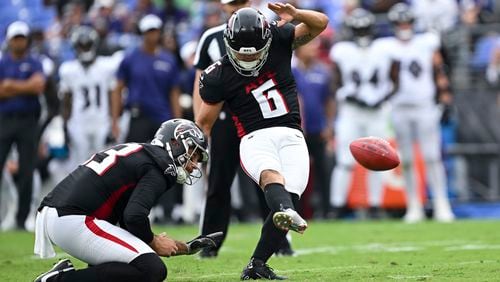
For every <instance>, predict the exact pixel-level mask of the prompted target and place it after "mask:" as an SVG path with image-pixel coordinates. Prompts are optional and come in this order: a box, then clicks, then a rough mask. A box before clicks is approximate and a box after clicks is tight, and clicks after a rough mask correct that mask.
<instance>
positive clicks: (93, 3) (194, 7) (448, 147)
mask: <svg viewBox="0 0 500 282" xmlns="http://www.w3.org/2000/svg"><path fill="white" fill-rule="evenodd" d="M287 2H290V3H292V4H294V5H295V6H296V7H300V8H307V9H315V10H321V11H323V12H324V13H326V14H327V15H328V17H329V19H330V23H329V26H328V28H327V30H326V31H325V32H323V33H322V34H321V35H320V37H319V40H318V41H315V42H314V43H311V44H310V45H311V46H312V47H311V46H309V48H308V49H306V50H300V52H297V54H296V57H295V58H294V64H295V65H296V66H300V64H301V63H304V62H306V63H307V64H308V63H309V62H310V61H311V60H313V61H314V64H321V65H324V66H325V69H326V70H327V71H328V72H329V73H328V75H329V76H333V75H334V73H333V71H332V67H331V66H332V61H331V56H330V55H329V54H330V50H331V48H332V46H335V44H336V43H337V42H339V41H341V40H345V39H349V36H350V34H349V32H347V29H346V27H345V19H346V18H347V17H348V16H349V15H350V13H351V12H352V11H353V10H355V9H356V8H358V7H362V8H364V9H366V10H368V11H371V12H372V13H373V14H374V15H375V34H376V37H388V36H393V27H392V26H391V23H390V21H389V19H388V17H387V13H388V11H389V10H390V8H391V7H393V6H394V5H395V4H397V3H400V2H404V3H407V4H408V5H409V6H410V7H411V8H412V11H413V13H414V15H415V27H416V29H417V30H418V31H421V32H423V31H432V32H435V33H437V34H438V35H439V37H440V41H441V49H440V52H441V54H442V55H443V60H444V65H445V72H446V74H447V76H448V77H449V80H450V86H451V87H450V91H451V92H452V94H453V97H454V98H453V102H452V103H451V104H450V105H448V107H447V109H446V111H443V112H444V113H445V114H444V115H443V116H442V119H441V134H442V137H443V144H442V145H443V147H442V148H443V150H442V154H443V158H444V161H445V162H444V163H445V167H446V172H447V184H448V185H447V186H448V196H449V197H450V198H451V202H452V206H453V209H454V212H455V215H457V216H460V217H469V216H471V217H473V216H476V215H477V214H476V211H478V210H479V211H480V213H482V214H480V215H492V216H495V215H500V213H499V212H498V209H495V206H494V203H495V202H496V201H499V200H500V162H499V161H500V126H499V123H498V120H500V116H499V114H500V111H499V110H500V90H499V78H500V77H499V72H500V32H499V31H500V1H498V0H418V1H417V0H413V1H411V0H408V1H397V0H384V1H377V0H294V1H287ZM251 5H252V6H253V7H255V8H257V9H259V10H260V11H262V13H263V14H264V15H265V16H266V17H267V18H268V19H270V20H273V19H276V15H275V14H273V13H272V12H271V11H270V10H269V9H268V8H267V1H262V0H252V1H251ZM151 14H153V15H156V16H157V17H158V18H159V19H160V20H161V22H160V24H161V27H160V28H159V29H160V31H161V32H160V38H159V40H158V41H159V46H160V48H161V49H162V52H165V53H166V54H168V58H172V62H174V64H175V70H176V71H175V74H172V75H175V76H176V81H177V85H176V87H175V89H173V90H172V91H171V95H173V96H172V97H175V99H171V100H170V103H171V108H172V111H171V113H170V115H171V117H174V116H177V117H180V116H182V117H185V118H188V119H192V118H193V115H192V109H191V107H192V103H191V95H192V92H193V81H194V73H195V69H194V67H193V65H192V64H193V60H194V56H195V51H196V47H197V42H198V41H199V39H200V36H201V34H202V33H203V32H204V31H206V30H207V29H209V28H212V27H215V26H218V25H220V24H222V23H224V22H225V20H226V16H225V15H224V13H223V11H222V9H221V3H220V1H219V0H212V1H208V0H203V1H202V0H3V1H2V4H1V9H0V42H2V45H1V50H2V53H3V56H5V55H6V54H7V53H8V52H9V51H8V46H9V40H10V39H12V38H10V37H9V34H8V32H7V29H8V27H9V25H10V24H11V23H12V22H14V21H22V22H24V23H26V24H27V25H28V26H29V33H28V34H26V36H27V37H28V39H29V52H30V53H31V54H32V55H33V57H34V58H36V59H37V60H39V61H40V63H41V66H42V70H43V73H44V75H45V78H46V82H45V85H44V89H43V95H42V96H40V101H41V105H42V106H41V113H40V119H39V121H38V123H39V124H40V126H41V132H40V134H37V135H36V136H34V137H33V138H36V139H37V140H36V141H37V142H38V141H39V145H38V150H37V151H38V158H35V157H33V159H37V161H36V164H35V167H36V169H35V177H34V180H33V184H32V185H33V192H32V196H31V197H26V196H25V195H24V196H22V194H23V192H22V191H21V187H20V184H19V183H20V182H22V180H20V178H22V176H19V165H18V159H20V158H19V157H18V156H20V155H21V154H18V153H16V152H15V151H16V147H13V150H12V152H11V154H10V155H9V157H8V158H7V161H6V164H5V166H4V171H3V178H2V183H1V199H2V201H1V204H0V219H1V222H2V224H1V228H2V230H8V229H13V228H16V227H17V228H22V229H28V230H32V228H33V224H34V222H33V220H34V219H33V218H32V216H34V212H30V213H29V216H28V219H27V220H26V222H25V223H24V224H22V223H20V222H19V220H20V219H19V218H17V222H16V210H17V209H19V206H22V205H23V204H18V201H17V199H19V197H21V198H22V201H24V202H26V201H30V202H31V210H32V211H33V210H34V209H36V207H37V206H38V203H39V200H40V199H41V196H42V195H44V194H45V193H46V192H47V191H49V190H50V189H52V187H53V186H54V184H55V183H56V182H57V181H58V180H60V179H61V178H62V177H64V176H65V174H67V173H68V172H70V171H71V170H72V169H73V168H74V166H75V165H76V163H75V159H74V158H75V157H74V154H75V153H73V152H74V151H75V150H74V149H73V148H72V147H73V146H76V144H75V142H71V138H70V137H68V132H69V131H71V128H68V127H67V126H66V125H68V123H67V118H65V117H64V108H65V105H64V95H62V93H64V89H66V88H67V87H68V86H67V85H66V84H68V82H66V83H63V82H62V81H63V79H64V78H63V77H61V74H63V73H64V72H62V71H61V69H60V67H61V65H63V64H64V63H65V62H68V61H71V60H73V59H76V58H77V57H78V54H77V52H75V44H74V41H72V35H73V34H74V33H75V31H76V30H77V29H78V28H79V27H81V26H89V27H92V28H93V29H95V31H96V34H97V35H96V36H97V37H98V40H97V42H98V45H97V48H96V54H97V55H98V56H104V57H106V58H109V61H106V62H105V63H102V66H103V68H108V69H111V73H112V74H113V75H110V77H109V82H110V85H109V89H108V90H109V92H111V91H113V90H115V91H116V88H117V87H120V86H121V89H120V90H124V88H125V87H126V86H127V87H128V88H129V91H132V88H133V86H132V85H131V84H127V85H120V83H117V82H116V81H115V82H113V81H111V80H118V81H120V80H121V81H123V82H126V83H132V82H131V81H133V78H131V79H128V78H129V75H131V74H132V73H133V69H134V68H136V67H137V66H138V65H137V64H136V63H134V62H133V61H131V62H130V67H128V69H127V68H126V67H125V66H123V65H125V64H122V60H123V57H124V56H127V54H130V53H132V52H133V51H134V50H135V49H136V48H138V47H140V46H141V45H143V44H146V43H145V42H146V41H147V39H146V37H145V36H142V33H143V32H144V31H145V30H147V26H155V25H156V24H157V23H156V22H155V21H154V20H152V21H149V22H147V23H143V24H145V25H147V26H142V27H141V24H140V23H141V19H143V18H144V17H145V16H146V15H151ZM21 29H22V28H21ZM143 29H144V30H143ZM87 33H88V32H87ZM19 34H21V35H23V34H22V32H20V31H18V34H16V36H17V35H19ZM153 40H155V39H154V38H153ZM168 60H170V59H168ZM0 67H1V66H0ZM119 69H120V70H119ZM0 75H2V77H1V78H0V79H3V78H4V77H3V75H4V74H2V73H0ZM66 79H69V82H71V80H73V79H77V78H76V77H69V78H66ZM65 86H66V88H65ZM330 87H331V86H330V85H328V90H327V92H328V93H330V94H331V97H332V98H334V95H333V92H334V91H333V87H332V88H330ZM299 91H300V85H299ZM301 99H302V100H303V104H304V105H306V108H304V111H305V112H306V113H305V115H306V116H307V111H310V110H312V111H314V107H322V106H323V105H324V104H322V103H323V101H319V104H316V105H312V106H311V107H312V108H311V109H307V105H311V104H310V103H308V101H306V100H307V99H308V96H307V95H302V96H301ZM316 102H318V101H316ZM328 105H330V104H328ZM331 107H332V111H328V110H327V111H320V112H321V114H322V115H324V116H323V117H322V118H321V119H322V120H324V121H326V122H323V123H322V124H323V125H322V128H313V127H311V126H309V128H308V126H307V125H306V127H305V131H306V135H307V134H308V130H311V131H316V133H320V134H321V138H323V139H322V141H324V144H323V145H321V143H322V142H318V144H320V145H318V144H314V143H311V144H308V145H309V146H310V148H309V150H310V152H311V154H313V153H314V152H316V151H315V148H316V147H315V146H325V147H324V150H320V153H319V154H318V153H317V152H316V154H315V155H314V156H312V160H313V161H312V164H311V165H312V167H313V169H312V170H311V171H312V172H313V173H311V181H310V185H309V186H310V187H309V188H308V190H307V191H308V192H306V193H305V194H304V196H303V199H302V213H303V214H304V215H305V217H306V218H331V217H345V218H350V217H370V214H369V213H368V214H364V213H363V212H362V211H363V210H364V209H365V208H369V207H370V205H369V203H368V201H367V199H366V197H367V196H366V187H365V186H366V185H362V184H356V183H355V184H353V185H352V186H351V188H350V192H349V193H350V194H349V196H348V200H347V202H346V203H345V207H344V208H345V212H343V213H342V214H339V213H338V210H335V208H334V207H333V206H332V203H331V201H330V198H331V192H330V191H331V190H332V189H334V188H333V187H331V185H330V183H331V181H330V178H331V174H332V173H331V172H332V170H333V168H334V167H335V154H336V142H335V132H334V130H333V129H334V127H333V124H334V123H335V111H334V110H333V109H334V107H335V106H334V104H331ZM125 108H126V109H128V111H125V112H124V114H122V115H121V116H122V117H121V121H120V125H119V127H120V129H119V130H116V129H113V128H112V121H111V114H109V113H110V112H109V111H108V110H106V111H108V112H107V113H108V114H107V116H108V117H109V124H107V125H106V126H105V129H106V132H105V135H106V137H107V138H106V142H105V144H108V145H109V144H111V143H113V142H123V141H126V140H127V141H136V142H146V141H148V140H147V139H148V138H147V136H145V137H144V138H145V139H144V140H138V139H134V140H132V139H131V138H126V133H127V128H128V123H129V122H130V116H132V118H133V116H134V107H133V105H132V106H130V105H127V106H126V107H125ZM91 125H92V128H96V129H97V128H98V127H99V126H101V127H103V124H91ZM140 126H142V125H140ZM5 128H6V125H5V124H0V132H1V131H2V130H5ZM112 129H113V130H112ZM91 130H92V129H91ZM310 133H313V132H310ZM150 136H152V134H151V135H150ZM0 146H1V144H0ZM17 147H18V148H17V149H19V145H18V146H17ZM94 149H97V150H100V149H104V147H102V148H94ZM0 151H3V149H1V148H0ZM417 155H418V154H417ZM88 157H90V155H89V156H88ZM320 157H322V158H320ZM318 159H320V160H319V161H318ZM84 160H85V159H83V160H81V159H78V160H76V162H82V161H84ZM319 162H321V163H322V165H320V166H321V168H318V163H319ZM317 171H322V172H321V173H316V172H317ZM354 173H358V174H356V175H358V176H359V177H364V176H363V172H362V171H357V172H354ZM387 178H390V179H389V180H387V181H388V182H391V181H392V182H391V183H390V185H388V186H390V187H389V188H386V192H385V196H384V197H385V200H384V201H383V202H382V204H381V205H382V206H383V207H384V208H387V212H388V213H387V216H401V215H402V212H401V210H404V208H405V202H404V200H401V199H400V194H404V193H403V192H402V189H399V190H398V187H399V188H400V187H401V186H402V185H401V184H398V181H401V173H400V172H398V171H395V172H394V175H392V176H387ZM203 183H204V182H203V181H202V182H201V184H200V186H201V187H200V189H197V190H194V189H193V188H188V190H186V189H184V190H183V189H182V187H180V188H179V189H176V191H172V192H170V193H173V194H175V197H165V200H164V201H163V202H162V203H161V205H160V206H158V207H157V208H156V209H155V211H154V220H156V221H157V222H160V223H165V222H175V223H195V222H197V221H198V218H199V215H200V213H201V209H202V205H203V201H204V200H203V197H204V188H203ZM356 185H358V186H356ZM391 187H392V188H391ZM394 187H396V188H394ZM18 188H19V189H18ZM425 188H426V187H425V185H424V190H426V189H425ZM253 189H254V188H253V187H251V184H248V183H244V181H235V183H234V185H233V187H232V191H233V193H232V199H231V202H232V206H233V211H234V212H233V215H234V220H239V221H252V220H257V218H259V216H258V212H259V208H258V207H257V206H258V201H257V196H256V195H255V193H254V192H253ZM391 189H392V190H395V191H392V192H391V191H388V190H391ZM250 190H251V191H252V192H249V191H250ZM18 191H19V192H18ZM391 193H392V194H393V196H391V195H390V194H391ZM423 193H424V195H426V196H425V198H428V197H427V196H430V197H431V196H432V195H429V193H425V191H424V192H423ZM394 195H395V196H394ZM403 197H404V196H403ZM478 202H480V203H488V205H490V204H491V206H490V208H491V209H483V208H478V209H475V208H474V207H472V206H469V205H467V204H469V203H478ZM424 203H425V201H424ZM426 207H427V206H426ZM481 207H484V206H481ZM359 211H361V212H359ZM18 216H19V215H18Z"/></svg>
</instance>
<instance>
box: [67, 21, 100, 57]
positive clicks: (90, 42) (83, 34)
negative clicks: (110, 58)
mask: <svg viewBox="0 0 500 282" xmlns="http://www.w3.org/2000/svg"><path fill="white" fill-rule="evenodd" d="M71 43H72V45H73V48H74V50H75V51H76V57H77V58H78V61H80V62H81V63H82V64H84V65H90V64H91V63H92V62H94V60H95V58H96V57H97V47H98V44H99V34H98V33H97V31H95V30H94V29H93V28H91V27H88V26H80V27H77V28H76V29H75V30H74V31H73V32H72V34H71Z"/></svg>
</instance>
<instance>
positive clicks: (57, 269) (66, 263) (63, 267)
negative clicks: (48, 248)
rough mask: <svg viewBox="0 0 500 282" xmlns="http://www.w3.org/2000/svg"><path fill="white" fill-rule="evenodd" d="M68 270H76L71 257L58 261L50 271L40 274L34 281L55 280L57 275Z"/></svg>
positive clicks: (47, 281)
mask: <svg viewBox="0 0 500 282" xmlns="http://www.w3.org/2000/svg"><path fill="white" fill-rule="evenodd" d="M68 271H75V267H74V266H73V264H72V263H71V261H70V260H69V259H63V260H60V261H58V262H57V263H56V264H54V266H53V267H52V268H51V269H49V271H47V272H45V273H42V274H40V275H39V276H38V277H37V278H35V280H34V282H49V281H52V280H54V278H55V276H57V275H59V274H61V273H63V272H68Z"/></svg>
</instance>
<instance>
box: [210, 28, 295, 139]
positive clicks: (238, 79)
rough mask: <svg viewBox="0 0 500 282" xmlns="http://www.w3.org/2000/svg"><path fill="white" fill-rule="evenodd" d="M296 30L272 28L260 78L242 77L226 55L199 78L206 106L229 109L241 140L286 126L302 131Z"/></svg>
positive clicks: (259, 74)
mask: <svg viewBox="0 0 500 282" xmlns="http://www.w3.org/2000/svg"><path fill="white" fill-rule="evenodd" d="M294 31H295V26H294V25H292V24H285V25H284V26H281V27H277V25H276V23H273V24H271V32H272V41H271V47H270V49H269V54H268V57H267V61H266V63H265V64H264V66H263V67H262V68H261V69H260V71H259V73H258V75H257V76H250V77H249V76H243V75H240V74H239V73H238V72H237V71H236V70H235V69H234V67H233V65H232V64H231V62H230V61H229V58H228V57H227V55H225V56H224V57H222V58H221V59H220V60H218V61H216V62H215V63H214V64H212V65H211V66H209V67H208V68H206V69H205V71H204V72H203V73H202V75H201V78H200V95H201V98H202V99H203V101H204V102H206V103H210V104H214V103H219V102H222V101H225V102H226V104H228V105H229V109H230V110H231V114H232V115H233V120H234V123H235V125H236V127H237V129H238V136H239V137H242V136H244V135H246V134H247V133H249V132H252V131H254V130H258V129H262V128H268V127H275V126H284V127H291V128H296V129H299V130H301V127H300V122H301V121H300V112H299V103H298V98H297V89H296V85H295V80H294V77H293V75H292V70H291V57H292V41H293V39H294Z"/></svg>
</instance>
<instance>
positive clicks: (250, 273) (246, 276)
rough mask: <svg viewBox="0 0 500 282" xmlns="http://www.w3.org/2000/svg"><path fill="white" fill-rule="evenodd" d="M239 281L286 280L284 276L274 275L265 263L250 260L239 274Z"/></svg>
mask: <svg viewBox="0 0 500 282" xmlns="http://www.w3.org/2000/svg"><path fill="white" fill-rule="evenodd" d="M240 278H241V280H250V279H252V280H256V279H267V280H286V279H287V278H286V277H284V276H278V275H276V273H274V271H273V269H272V268H270V267H269V265H267V264H266V263H264V262H263V261H261V260H259V259H254V258H252V259H251V260H250V262H249V263H248V265H247V266H246V267H245V268H243V272H242V273H241V277H240Z"/></svg>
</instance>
